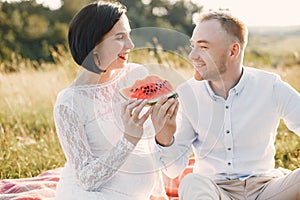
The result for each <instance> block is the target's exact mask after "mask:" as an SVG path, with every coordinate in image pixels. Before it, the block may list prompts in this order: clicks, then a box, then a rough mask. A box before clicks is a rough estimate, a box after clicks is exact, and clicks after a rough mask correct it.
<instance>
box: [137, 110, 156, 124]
mask: <svg viewBox="0 0 300 200" xmlns="http://www.w3.org/2000/svg"><path fill="white" fill-rule="evenodd" d="M152 110H153V107H151V108H149V109H148V111H147V112H146V113H145V114H144V115H143V116H142V117H141V118H140V120H139V123H138V124H139V125H140V126H142V125H143V124H144V123H145V121H146V120H147V119H148V117H149V115H150V114H151V113H152Z"/></svg>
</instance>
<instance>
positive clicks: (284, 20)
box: [2, 0, 300, 26]
mask: <svg viewBox="0 0 300 200" xmlns="http://www.w3.org/2000/svg"><path fill="white" fill-rule="evenodd" d="M2 1H3V0H2ZM7 1H15V0H7ZM172 1H173V0H172ZM187 1H189V0H187ZM190 1H193V2H195V3H198V4H201V5H203V6H204V10H209V9H212V10H218V9H219V8H222V9H229V11H230V12H231V13H232V14H234V15H235V16H237V17H238V18H240V19H241V20H243V21H244V22H245V23H246V24H247V25H248V26H294V25H300V9H299V8H300V1H299V0H284V1H283V0H277V1H276V0H190ZM37 2H38V3H41V4H43V5H45V6H49V7H50V8H52V9H57V8H59V7H60V6H61V1H60V0H37ZM128 9H130V8H128Z"/></svg>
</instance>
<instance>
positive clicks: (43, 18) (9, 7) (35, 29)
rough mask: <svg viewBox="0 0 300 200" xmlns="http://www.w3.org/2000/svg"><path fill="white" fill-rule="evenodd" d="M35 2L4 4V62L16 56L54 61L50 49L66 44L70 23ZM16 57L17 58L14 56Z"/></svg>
mask: <svg viewBox="0 0 300 200" xmlns="http://www.w3.org/2000/svg"><path fill="white" fill-rule="evenodd" d="M57 12H58V11H51V10H49V9H48V8H45V7H43V6H41V5H39V4H37V3H35V1H32V0H30V1H21V2H15V3H7V2H4V3H0V37H1V40H0V46H1V49H0V62H4V61H11V60H12V59H13V56H14V55H16V56H18V57H20V56H21V57H22V58H24V59H27V58H28V59H30V60H36V61H38V62H41V61H53V57H52V56H51V52H50V49H51V48H57V46H58V45H59V44H60V45H64V46H65V45H66V33H67V24H64V23H61V22H60V21H59V20H57V17H56V16H57V15H56V13H57ZM13 54H14V55H13Z"/></svg>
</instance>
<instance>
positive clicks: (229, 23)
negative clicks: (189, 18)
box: [198, 11, 248, 48]
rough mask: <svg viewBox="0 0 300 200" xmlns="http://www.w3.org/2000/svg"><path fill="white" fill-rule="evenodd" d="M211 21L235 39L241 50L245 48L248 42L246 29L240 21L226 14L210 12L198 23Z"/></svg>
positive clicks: (202, 16) (203, 15)
mask: <svg viewBox="0 0 300 200" xmlns="http://www.w3.org/2000/svg"><path fill="white" fill-rule="evenodd" d="M211 19H215V20H218V21H219V22H220V24H221V26H222V27H223V29H224V30H225V31H226V33H227V34H229V35H231V36H233V37H235V38H237V39H238V41H239V42H240V44H241V46H242V48H245V46H246V45H247V41H248V29H247V27H246V25H245V24H244V23H243V22H242V21H241V20H239V19H238V18H236V17H234V16H232V15H231V14H230V13H227V12H222V11H219V12H216V11H211V12H207V13H204V14H202V15H201V17H200V18H199V20H198V22H203V21H207V20H211Z"/></svg>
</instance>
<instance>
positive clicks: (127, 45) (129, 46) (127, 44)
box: [126, 38, 134, 49]
mask: <svg viewBox="0 0 300 200" xmlns="http://www.w3.org/2000/svg"><path fill="white" fill-rule="evenodd" d="M133 47H134V44H133V42H132V40H131V38H128V40H127V41H126V48H127V49H133Z"/></svg>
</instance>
